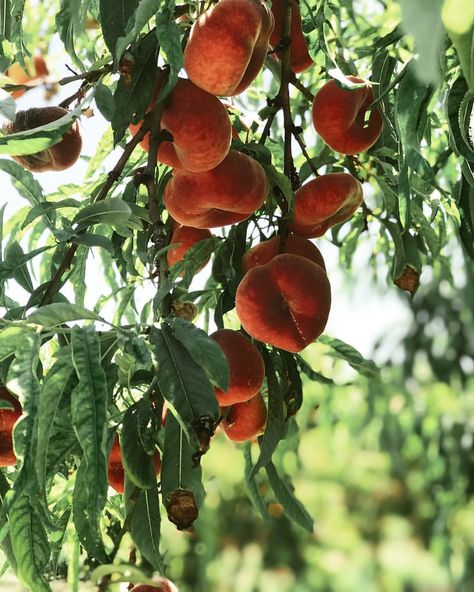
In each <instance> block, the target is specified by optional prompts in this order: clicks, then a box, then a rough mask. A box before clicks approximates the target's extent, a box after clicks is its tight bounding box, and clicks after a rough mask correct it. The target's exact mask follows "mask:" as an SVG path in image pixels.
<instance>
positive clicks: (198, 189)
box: [163, 150, 268, 228]
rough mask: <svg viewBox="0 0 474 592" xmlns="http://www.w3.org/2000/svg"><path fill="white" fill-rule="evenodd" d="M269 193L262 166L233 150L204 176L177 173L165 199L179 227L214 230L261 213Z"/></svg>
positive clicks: (169, 185) (166, 190) (171, 181)
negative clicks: (258, 212) (259, 211)
mask: <svg viewBox="0 0 474 592" xmlns="http://www.w3.org/2000/svg"><path fill="white" fill-rule="evenodd" d="M267 192H268V181H267V177H266V175H265V171H264V170H263V167H262V165H261V164H260V163H259V162H257V161H256V160H254V159H253V158H250V156H247V155H245V154H243V153H242V152H237V151H236V150H231V151H230V152H229V154H228V156H227V157H226V158H225V160H224V161H223V162H222V163H221V164H220V165H219V166H217V167H216V168H214V169H212V170H211V171H207V172H205V173H190V172H187V171H182V170H181V171H179V170H176V171H174V173H173V177H172V178H171V179H170V181H169V182H168V184H167V185H166V187H165V192H164V196H163V200H164V203H165V206H166V208H167V210H168V212H169V213H170V215H171V216H172V217H173V218H174V219H175V220H177V221H178V222H179V223H180V224H185V225H187V226H192V227H194V228H214V227H217V226H225V225H226V224H235V223H236V222H241V221H242V220H245V219H246V218H248V217H249V216H251V215H252V214H253V213H254V212H255V211H256V210H258V209H259V208H260V207H261V206H262V204H263V202H264V201H265V198H266V197H267Z"/></svg>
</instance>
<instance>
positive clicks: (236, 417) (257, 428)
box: [221, 393, 267, 442]
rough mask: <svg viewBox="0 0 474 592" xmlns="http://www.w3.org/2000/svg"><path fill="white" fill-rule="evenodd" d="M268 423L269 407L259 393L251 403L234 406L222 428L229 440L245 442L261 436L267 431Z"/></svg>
mask: <svg viewBox="0 0 474 592" xmlns="http://www.w3.org/2000/svg"><path fill="white" fill-rule="evenodd" d="M266 421H267V407H266V405H265V401H264V400H263V397H262V394H261V393H259V394H258V395H257V396H255V397H253V398H252V399H250V400H249V401H245V402H244V403H236V404H235V405H232V406H231V407H230V408H229V412H228V413H227V415H226V416H225V417H224V419H223V420H222V423H221V426H222V429H223V430H224V432H225V434H226V436H227V437H228V438H229V440H233V441H234V442H245V441H247V440H252V439H253V438H255V437H256V436H259V435H260V434H261V433H262V432H263V431H264V429H265V423H266Z"/></svg>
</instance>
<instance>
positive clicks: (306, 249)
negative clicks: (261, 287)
mask: <svg viewBox="0 0 474 592" xmlns="http://www.w3.org/2000/svg"><path fill="white" fill-rule="evenodd" d="M279 250H280V237H279V236H274V237H273V238H271V239H269V240H266V241H263V242H262V243H258V245H255V246H254V247H252V248H251V249H249V250H248V251H247V252H246V253H244V256H243V257H242V272H243V273H247V271H249V270H250V269H252V268H253V267H256V266H257V265H264V264H265V263H268V262H269V261H270V260H271V259H273V257H276V256H277V255H278V254H279ZM284 252H285V253H290V254H292V255H301V257H306V258H307V259H310V260H311V261H314V263H317V264H318V265H320V266H321V267H322V268H323V269H326V265H325V263H324V259H323V256H322V255H321V252H320V250H319V249H318V247H317V246H316V245H314V244H313V243H312V242H311V241H309V240H308V239H306V238H304V237H302V236H298V235H297V234H289V235H288V236H287V238H286V241H285V250H284Z"/></svg>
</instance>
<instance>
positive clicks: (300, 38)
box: [270, 0, 313, 74]
mask: <svg viewBox="0 0 474 592" xmlns="http://www.w3.org/2000/svg"><path fill="white" fill-rule="evenodd" d="M284 8H285V2H284V0H272V13H273V16H274V18H275V28H274V29H273V32H272V34H271V36H270V45H271V46H272V47H276V46H277V45H278V43H279V42H280V40H281V38H282V35H283V16H284ZM290 37H291V45H290V65H291V69H292V70H293V72H295V73H297V74H298V73H299V72H303V71H304V70H307V69H308V68H309V67H310V66H312V65H313V59H312V57H311V56H310V55H309V53H308V44H307V43H306V39H305V36H304V35H303V30H302V28H301V14H300V7H299V0H293V1H292V2H291V23H290ZM274 55H275V56H277V57H278V54H274Z"/></svg>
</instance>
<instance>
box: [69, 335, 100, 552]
mask: <svg viewBox="0 0 474 592" xmlns="http://www.w3.org/2000/svg"><path fill="white" fill-rule="evenodd" d="M71 353H72V361H73V364H74V368H75V370H76V374H77V377H78V379H79V383H78V385H77V386H76V387H75V388H74V390H73V392H72V395H71V421H72V425H73V427H74V430H75V432H76V435H77V439H78V440H79V444H80V445H81V448H82V451H83V453H84V457H83V460H82V462H81V468H80V470H79V471H78V475H77V478H76V487H75V492H74V502H75V507H74V523H75V524H76V527H77V528H78V533H79V539H80V541H81V543H82V544H83V545H84V546H85V548H86V549H87V550H88V551H89V552H91V553H92V554H96V553H98V554H99V557H102V550H101V545H99V539H98V536H99V526H98V524H99V518H100V514H101V512H102V509H103V507H104V505H105V502H106V499H107V454H106V446H107V388H106V379H105V373H104V370H103V369H102V366H101V365H100V347H99V340H98V338H97V335H96V333H95V330H94V328H93V327H85V328H79V327H74V328H73V329H72V332H71ZM76 488H78V491H77V493H76ZM84 517H85V520H86V522H87V528H86V529H83V530H82V531H81V532H82V536H81V532H79V527H78V523H77V522H76V518H77V519H78V520H79V521H80V522H81V524H82V522H83V519H84ZM88 533H91V534H92V536H91V537H90V536H88ZM86 534H87V536H86ZM89 543H91V546H90V547H89Z"/></svg>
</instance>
